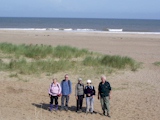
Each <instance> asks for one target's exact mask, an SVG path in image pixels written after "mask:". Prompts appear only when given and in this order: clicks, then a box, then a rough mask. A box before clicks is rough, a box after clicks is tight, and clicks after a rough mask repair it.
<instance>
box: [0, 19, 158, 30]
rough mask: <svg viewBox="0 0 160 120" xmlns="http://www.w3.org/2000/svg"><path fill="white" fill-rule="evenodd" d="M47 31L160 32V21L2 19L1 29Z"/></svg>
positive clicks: (0, 20) (0, 21) (0, 22)
mask: <svg viewBox="0 0 160 120" xmlns="http://www.w3.org/2000/svg"><path fill="white" fill-rule="evenodd" d="M12 28H14V29H47V30H72V31H77V30H84V31H85V30H86V31H108V29H123V31H126V32H160V20H138V19H94V18H11V17H10V18H7V17H0V29H12Z"/></svg>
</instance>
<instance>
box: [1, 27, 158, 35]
mask: <svg viewBox="0 0 160 120" xmlns="http://www.w3.org/2000/svg"><path fill="white" fill-rule="evenodd" d="M0 30H24V31H51V32H52V31H53V32H54V31H57V32H58V31H61V32H62V31H63V32H95V33H117V34H118V33H123V34H160V32H128V31H123V29H108V30H107V29H106V30H105V31H100V30H95V29H87V28H86V29H72V28H0Z"/></svg>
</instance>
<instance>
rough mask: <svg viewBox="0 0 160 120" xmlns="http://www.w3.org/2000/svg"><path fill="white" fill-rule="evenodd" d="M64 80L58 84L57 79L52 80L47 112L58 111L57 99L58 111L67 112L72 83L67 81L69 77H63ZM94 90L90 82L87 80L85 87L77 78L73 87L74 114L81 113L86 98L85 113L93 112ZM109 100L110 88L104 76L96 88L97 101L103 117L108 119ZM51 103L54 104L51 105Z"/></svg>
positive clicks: (80, 79)
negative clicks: (59, 103)
mask: <svg viewBox="0 0 160 120" xmlns="http://www.w3.org/2000/svg"><path fill="white" fill-rule="evenodd" d="M64 77H65V78H64V80H62V81H61V83H60V84H59V83H58V82H57V79H56V78H54V79H53V82H52V83H51V84H50V87H49V91H48V93H49V96H50V108H49V110H50V111H52V110H58V98H59V97H61V107H60V110H66V111H68V102H69V98H70V95H71V93H72V82H71V81H70V80H69V75H68V74H66V75H65V76H64ZM95 93H96V91H95V88H94V86H93V85H92V81H91V80H87V85H86V86H85V85H84V84H83V82H82V78H78V83H77V84H76V86H75V99H76V101H77V108H76V112H82V105H83V99H84V98H85V97H86V113H89V112H90V113H91V114H92V113H93V112H94V96H95ZM110 98H111V86H110V83H109V82H108V81H106V76H104V75H102V76H101V82H100V83H99V86H98V99H100V102H101V107H102V110H103V115H105V116H108V117H110V114H109V112H110V109H109V100H110ZM53 101H55V104H54V105H53Z"/></svg>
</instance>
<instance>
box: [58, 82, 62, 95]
mask: <svg viewBox="0 0 160 120" xmlns="http://www.w3.org/2000/svg"><path fill="white" fill-rule="evenodd" d="M58 86H59V91H58V94H59V95H60V94H61V92H62V88H61V85H60V84H59V83H58Z"/></svg>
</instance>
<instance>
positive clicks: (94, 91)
mask: <svg viewBox="0 0 160 120" xmlns="http://www.w3.org/2000/svg"><path fill="white" fill-rule="evenodd" d="M94 95H96V90H95V89H94V86H93V94H92V96H94Z"/></svg>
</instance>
